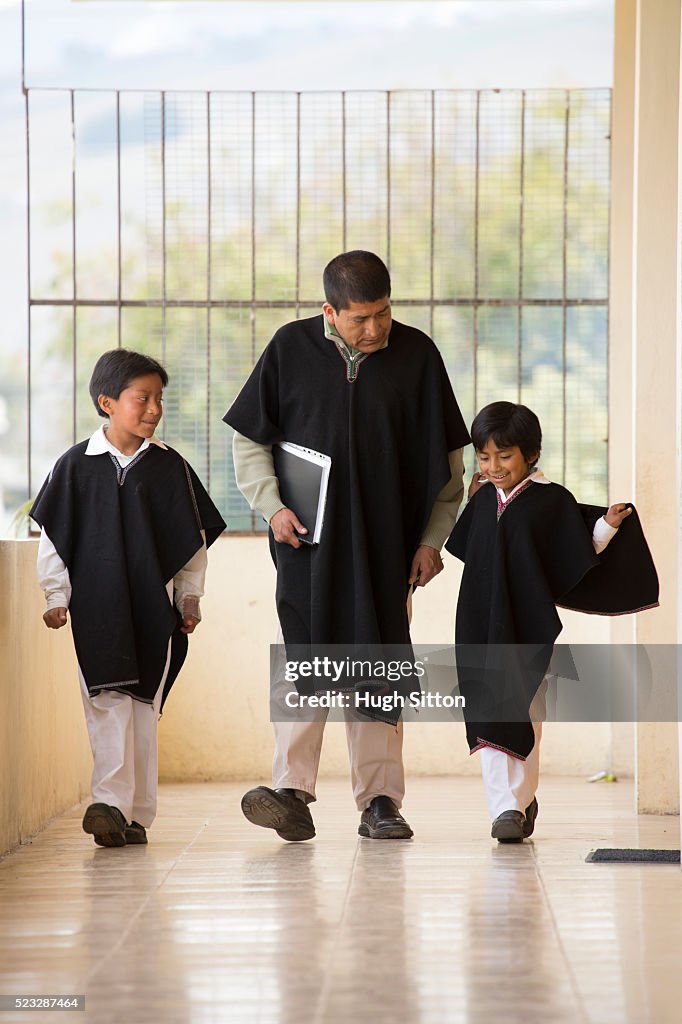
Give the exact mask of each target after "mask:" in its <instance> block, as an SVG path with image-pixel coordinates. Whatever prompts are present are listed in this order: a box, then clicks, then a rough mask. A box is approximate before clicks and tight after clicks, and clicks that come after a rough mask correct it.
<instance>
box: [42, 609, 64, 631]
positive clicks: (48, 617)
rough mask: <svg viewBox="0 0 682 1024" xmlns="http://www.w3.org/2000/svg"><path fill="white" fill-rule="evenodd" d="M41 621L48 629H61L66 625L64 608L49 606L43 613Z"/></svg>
mask: <svg viewBox="0 0 682 1024" xmlns="http://www.w3.org/2000/svg"><path fill="white" fill-rule="evenodd" d="M43 622H44V623H45V625H46V626H47V628H48V629H61V628H62V626H65V625H66V608H50V610H49V611H48V612H44V613H43Z"/></svg>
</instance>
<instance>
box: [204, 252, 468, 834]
mask: <svg viewBox="0 0 682 1024" xmlns="http://www.w3.org/2000/svg"><path fill="white" fill-rule="evenodd" d="M323 283H324V292H325V297H326V302H325V303H324V305H323V307H322V315H321V316H316V317H311V318H310V319H307V320H299V321H295V322H293V323H290V324H286V325H285V326H284V327H282V328H280V329H279V330H278V331H277V333H276V334H275V336H274V337H273V339H272V340H271V341H270V343H269V345H268V346H267V348H266V349H265V351H264V352H263V354H262V356H261V357H260V359H259V360H258V363H257V364H256V366H255V368H254V370H253V372H252V373H251V376H250V377H249V379H248V380H247V382H246V384H245V385H244V387H243V389H242V391H241V392H240V394H239V395H238V396H237V399H236V400H235V402H234V403H233V405H232V406H231V408H230V409H229V410H228V412H227V413H226V415H225V417H224V419H225V422H226V423H228V424H229V425H230V426H232V427H234V429H235V431H236V432H237V433H236V434H235V438H234V448H233V452H234V462H235V475H236V480H237V484H238V486H239V488H240V490H241V492H242V494H243V495H244V497H245V498H246V500H247V501H248V502H249V504H250V506H251V508H253V509H255V510H256V511H258V512H259V513H260V514H261V515H262V516H263V517H264V518H265V519H266V520H267V521H268V522H269V524H270V529H271V533H270V543H271V551H272V556H273V559H274V561H275V565H276V567H277V591H276V601H277V613H278V616H279V622H280V626H281V633H282V635H283V639H284V643H285V644H286V645H289V644H292V645H295V644H362V645H363V646H364V645H373V644H377V645H380V644H403V643H404V644H409V642H410V634H409V622H408V613H407V606H406V600H407V596H408V591H409V590H410V585H416V586H420V587H424V586H426V584H427V583H429V581H430V580H431V579H433V577H434V576H435V575H437V573H439V572H440V571H441V570H442V568H443V563H442V561H441V557H440V548H441V547H442V545H443V544H444V542H445V540H446V538H447V537H448V536H449V533H450V531H451V530H452V527H453V525H454V522H455V518H456V515H457V508H458V506H459V503H460V501H461V499H462V495H463V483H462V475H463V463H462V447H463V446H464V445H465V444H468V443H469V435H468V433H467V431H466V428H465V426H464V422H463V420H462V417H461V414H460V411H459V408H458V406H457V402H456V400H455V396H454V395H453V392H452V388H451V386H450V382H449V380H448V377H447V373H446V370H445V367H444V365H443V361H442V359H441V357H440V354H439V352H438V350H437V349H436V347H435V345H434V344H433V342H432V341H431V339H430V338H428V337H427V336H426V335H425V334H423V333H422V332H421V331H418V330H416V329H415V328H412V327H406V326H405V325H403V324H399V323H397V322H395V321H392V319H391V302H390V295H391V280H390V277H389V273H388V270H387V268H386V266H385V265H384V263H383V262H382V261H381V260H380V259H379V257H378V256H375V255H374V253H371V252H364V251H354V252H348V253H342V254H341V255H340V256H337V257H336V258H335V259H333V260H332V261H331V262H330V263H329V264H328V266H327V267H326V268H325V271H324V275H323ZM282 441H290V442H293V443H295V444H298V445H302V446H304V447H306V448H311V449H314V450H315V451H317V452H321V453H323V454H325V455H328V456H330V457H331V472H330V477H329V486H328V492H327V502H326V507H325V517H324V527H323V534H322V537H321V540H320V543H319V544H317V545H315V546H311V545H309V544H302V543H301V541H300V539H299V537H298V536H297V534H301V535H304V534H305V533H306V532H307V531H306V530H305V528H304V527H303V525H302V524H301V523H300V522H299V520H298V518H297V517H296V514H295V512H294V511H293V510H292V509H290V508H286V507H285V505H284V502H283V501H282V499H281V497H280V493H279V488H278V481H277V477H276V475H275V470H274V464H273V457H272V446H273V445H274V444H277V443H279V442H282ZM280 642H281V638H280ZM324 724H325V721H324V716H322V717H321V718H319V719H318V720H316V721H312V722H310V721H295V722H275V723H273V725H274V730H275V756H274V762H273V788H272V789H271V788H269V787H266V786H258V787H257V788H256V789H253V790H250V791H249V792H248V793H246V794H245V796H244V798H243V800H242V810H243V811H244V814H245V815H246V817H247V818H248V819H249V820H250V821H252V822H253V823H254V824H256V825H261V826H263V827H266V828H274V829H275V830H276V832H277V834H278V835H279V836H280V837H281V838H282V839H286V840H289V841H292V842H295V841H300V840H303V839H311V838H312V837H313V836H314V835H315V828H314V825H313V820H312V817H311V814H310V810H309V808H308V804H309V803H311V802H313V801H314V800H315V782H316V777H317V769H318V764H319V757H320V750H321V746H322V733H323V731H324ZM346 731H347V740H348V748H349V755H350V763H351V777H352V783H353V793H354V796H355V800H356V803H357V806H358V810H360V811H361V821H360V827H359V830H358V831H359V833H360V835H364V836H367V837H369V838H372V839H384V838H385V839H407V838H410V837H411V836H412V830H411V828H410V827H409V825H408V824H407V822H406V821H405V819H404V818H403V817H402V815H401V814H400V812H399V808H400V806H401V804H402V798H403V795H404V791H405V778H404V770H403V763H402V739H403V736H402V723H401V724H399V725H397V726H396V725H390V724H387V723H386V722H382V721H357V720H354V721H350V720H347V722H346Z"/></svg>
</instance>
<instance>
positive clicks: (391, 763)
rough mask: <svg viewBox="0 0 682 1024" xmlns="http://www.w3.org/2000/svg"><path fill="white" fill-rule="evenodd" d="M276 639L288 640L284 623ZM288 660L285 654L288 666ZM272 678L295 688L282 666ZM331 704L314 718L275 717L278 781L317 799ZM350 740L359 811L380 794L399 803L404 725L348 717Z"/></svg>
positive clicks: (274, 770)
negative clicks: (277, 720)
mask: <svg viewBox="0 0 682 1024" xmlns="http://www.w3.org/2000/svg"><path fill="white" fill-rule="evenodd" d="M276 643H278V644H280V645H281V644H283V643H284V638H283V636H282V630H281V628H280V629H279V630H278V632H277V640H276ZM283 667H284V659H282V668H283ZM276 674H277V678H276V679H273V680H272V681H271V685H272V687H273V689H276V688H278V687H279V686H283V687H285V688H286V689H287V690H289V689H290V684H288V683H286V682H285V681H284V679H283V672H282V673H281V675H280V673H279V671H277V673H276ZM327 714H328V709H326V708H321V709H319V713H318V715H317V717H316V719H315V720H314V721H311V722H273V723H272V725H273V729H274V732H275V755H274V757H273V761H272V784H273V786H274V788H275V789H285V788H286V789H300V790H302V791H303V792H304V793H307V794H308V795H309V796H310V797H311V798H312V799H313V800H315V799H316V797H315V783H316V782H317V771H318V768H319V764H320V752H321V750H322V737H323V734H324V727H325V724H326V721H327ZM345 726H346V742H347V744H348V756H349V759H350V775H351V784H352V786H353V796H354V798H355V803H356V805H357V808H358V810H359V811H363V810H364V809H365V807H368V806H369V804H370V803H371V801H372V800H373V799H374V797H375V796H389V797H390V798H391V800H393V801H394V802H395V803H396V804H397V806H398V807H400V806H401V805H402V801H403V797H404V795H405V770H404V768H403V724H402V722H399V723H398V725H397V726H393V725H388V724H387V723H386V722H369V721H361V722H359V721H355V720H353V719H352V718H351V717H349V716H347V717H346V721H345Z"/></svg>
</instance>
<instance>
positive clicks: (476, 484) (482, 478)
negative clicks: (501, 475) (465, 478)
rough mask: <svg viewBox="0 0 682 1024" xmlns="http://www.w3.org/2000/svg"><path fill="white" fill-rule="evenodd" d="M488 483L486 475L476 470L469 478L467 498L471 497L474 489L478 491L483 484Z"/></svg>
mask: <svg viewBox="0 0 682 1024" xmlns="http://www.w3.org/2000/svg"><path fill="white" fill-rule="evenodd" d="M487 483H488V477H487V476H486V475H485V473H479V472H478V471H476V472H475V473H474V475H473V476H472V478H471V481H470V483H469V490H468V491H467V498H473V496H474V494H475V493H476V491H480V489H481V487H483V485H484V484H487Z"/></svg>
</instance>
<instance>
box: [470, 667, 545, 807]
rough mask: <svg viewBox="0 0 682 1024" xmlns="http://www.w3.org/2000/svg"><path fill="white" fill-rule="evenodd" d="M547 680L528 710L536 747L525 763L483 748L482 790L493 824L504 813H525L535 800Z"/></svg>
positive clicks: (542, 684)
mask: <svg viewBox="0 0 682 1024" xmlns="http://www.w3.org/2000/svg"><path fill="white" fill-rule="evenodd" d="M546 694H547V680H546V679H543V681H542V682H541V684H540V686H539V687H538V691H537V693H536V694H535V697H534V698H533V702H532V704H531V706H530V717H531V721H532V723H533V732H534V733H535V744H534V746H533V749H532V750H531V752H530V754H529V755H528V757H527V758H526V760H525V761H522V760H521V759H520V758H518V757H512V756H511V754H505V753H504V751H503V750H496V749H495V748H494V747H482V748H481V749H480V751H479V755H480V758H481V774H482V775H483V785H484V786H485V797H486V801H487V804H488V813H489V814H490V819H491V821H494V820H495V818H497V817H498V815H500V814H502V812H503V811H521V812H522V813H523V812H524V811H525V810H526V808H527V807H528V805H529V804H530V803H531V801H532V799H533V797H534V796H535V794H536V792H537V788H538V782H539V780H540V740H541V739H542V722H543V720H544V718H545V697H546Z"/></svg>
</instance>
